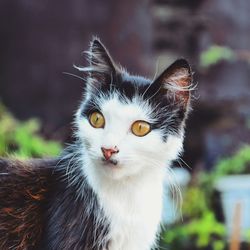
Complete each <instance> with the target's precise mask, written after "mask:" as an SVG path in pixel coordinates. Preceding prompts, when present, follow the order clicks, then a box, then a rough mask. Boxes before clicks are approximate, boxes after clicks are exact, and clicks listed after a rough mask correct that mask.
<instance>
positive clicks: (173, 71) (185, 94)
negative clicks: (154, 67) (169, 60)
mask: <svg viewBox="0 0 250 250" xmlns="http://www.w3.org/2000/svg"><path fill="white" fill-rule="evenodd" d="M192 83H193V77H192V71H191V67H190V65H189V63H188V62H187V61H186V60H185V59H178V60H176V61H175V62H174V63H173V64H171V65H170V66H169V67H168V68H167V69H166V70H165V71H164V72H163V73H162V74H161V75H160V76H159V77H158V78H157V79H156V80H155V82H154V84H155V85H156V86H158V88H160V89H161V90H162V91H161V92H163V94H165V95H167V97H169V98H170V99H172V100H173V101H177V102H179V103H181V104H183V105H184V106H187V105H188V103H189V100H190V95H191V93H190V92H191V90H192V88H193V87H192V86H193V85H192Z"/></svg>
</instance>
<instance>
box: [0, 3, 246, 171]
mask: <svg viewBox="0 0 250 250" xmlns="http://www.w3.org/2000/svg"><path fill="white" fill-rule="evenodd" d="M249 13H250V1H249V0H237V1H235V0H220V1H218V0H172V1H171V0H165V1H164V0H151V1H149V0H148V1H147V0H137V1H134V0H127V1H121V0H120V1H117V0H106V1H102V0H92V1H89V0H72V1H66V0H60V1H59V0H54V1H48V0H43V1H41V0H40V1H30V0H18V1H17V0H0V99H1V101H2V102H3V104H4V105H5V106H7V107H8V108H9V110H10V111H11V112H12V113H13V114H14V115H15V116H16V117H17V118H19V119H21V120H24V119H28V118H30V117H38V118H40V119H41V121H42V134H43V135H44V136H45V137H47V138H53V139H58V140H60V141H63V142H66V141H70V140H71V137H70V135H71V132H72V131H71V129H70V127H71V125H70V123H71V122H72V118H73V113H74V111H75V110H76V109H77V107H78V104H79V102H80V99H81V92H82V88H83V84H84V83H83V82H82V81H80V80H78V79H76V78H73V77H70V76H67V75H64V74H63V73H62V72H70V73H73V74H77V75H80V76H81V73H79V72H77V71H76V70H74V69H73V67H72V65H73V64H77V65H79V64H81V65H86V61H85V59H84V56H83V54H82V52H83V51H84V50H87V49H88V45H89V41H90V40H91V38H92V36H93V35H97V36H99V37H100V38H101V40H102V41H103V43H104V44H105V45H106V46H107V47H108V49H109V51H110V52H111V54H112V55H113V57H114V59H115V60H116V61H117V62H120V63H121V64H122V65H123V66H125V67H126V68H127V69H128V71H130V72H132V73H136V74H143V75H146V76H149V77H153V76H154V74H155V71H156V68H157V72H158V73H160V71H161V70H163V69H164V68H166V67H167V66H168V65H169V64H170V63H171V62H172V61H174V60H175V59H177V58H178V57H185V58H187V59H188V60H189V61H190V63H191V65H192V67H193V70H194V72H195V75H194V77H195V81H196V82H197V83H198V89H197V91H196V93H195V98H194V102H193V110H194V111H193V113H192V115H191V116H190V119H189V122H188V126H187V131H188V132H187V136H186V141H185V152H186V153H185V155H184V159H185V160H186V162H187V163H188V165H190V167H192V168H197V167H201V166H202V167H204V166H205V167H206V168H211V167H212V166H213V164H214V163H215V161H216V160H217V159H218V158H219V157H221V156H224V155H228V154H230V153H231V152H233V151H234V150H236V149H237V148H238V147H239V146H240V145H242V144H243V143H246V142H250V132H249V131H250V130H249V129H250V108H249V107H250V80H249V79H250V65H249V61H250V35H249V34H250V18H249ZM212 45H219V46H225V47H228V48H230V49H231V50H232V51H233V52H234V54H235V58H234V59H233V60H223V61H220V62H218V63H217V64H215V65H212V66H210V67H206V68H204V67H202V66H201V63H200V56H201V53H202V51H204V50H206V49H207V48H209V47H210V46H212ZM156 65H158V67H157V66H156Z"/></svg>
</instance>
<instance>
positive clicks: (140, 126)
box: [131, 121, 151, 136]
mask: <svg viewBox="0 0 250 250" xmlns="http://www.w3.org/2000/svg"><path fill="white" fill-rule="evenodd" d="M131 131H132V133H133V134H134V135H136V136H145V135H147V134H148V133H149V132H150V131H151V127H150V124H149V123H148V122H145V121H135V122H134V123H133V124H132V127H131Z"/></svg>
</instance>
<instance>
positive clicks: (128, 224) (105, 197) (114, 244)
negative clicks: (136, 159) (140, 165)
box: [99, 171, 163, 250]
mask: <svg viewBox="0 0 250 250" xmlns="http://www.w3.org/2000/svg"><path fill="white" fill-rule="evenodd" d="M160 172H161V171H160ZM162 176H163V175H162V174H161V173H158V175H157V176H152V175H151V176H144V177H142V176H140V178H138V179H137V180H136V178H135V179H133V180H131V179H130V180H126V181H125V182H122V183H120V182H117V181H116V182H112V183H111V182H108V183H102V184H103V185H102V189H101V190H99V198H100V202H101V206H102V207H103V209H104V213H105V215H106V216H107V217H108V220H109V221H110V235H109V238H110V245H109V250H150V249H151V247H152V246H154V244H155V241H156V238H157V232H158V230H159V223H160V219H161V210H162V195H163V188H162V182H163V181H162ZM104 182H105V181H104Z"/></svg>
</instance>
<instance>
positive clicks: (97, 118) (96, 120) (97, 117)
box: [95, 115, 99, 123]
mask: <svg viewBox="0 0 250 250" xmlns="http://www.w3.org/2000/svg"><path fill="white" fill-rule="evenodd" d="M98 120H99V116H98V115H97V116H96V119H95V123H98Z"/></svg>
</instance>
